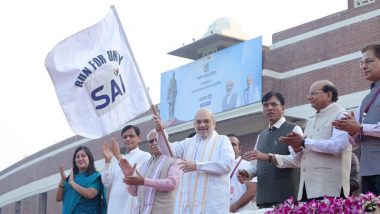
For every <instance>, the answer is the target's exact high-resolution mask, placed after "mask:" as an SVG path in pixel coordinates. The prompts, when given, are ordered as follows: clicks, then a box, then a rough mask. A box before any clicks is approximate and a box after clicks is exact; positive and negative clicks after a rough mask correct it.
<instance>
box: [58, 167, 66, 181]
mask: <svg viewBox="0 0 380 214" xmlns="http://www.w3.org/2000/svg"><path fill="white" fill-rule="evenodd" d="M59 174H60V175H61V181H65V180H66V174H65V166H63V165H62V164H60V165H59Z"/></svg>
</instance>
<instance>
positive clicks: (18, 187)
mask: <svg viewBox="0 0 380 214" xmlns="http://www.w3.org/2000/svg"><path fill="white" fill-rule="evenodd" d="M347 3H348V9H347V10H344V11H341V12H338V13H335V14H331V15H329V16H326V17H323V18H320V19H317V20H314V21H311V22H308V23H305V24H302V25H299V26H296V27H293V28H290V29H287V30H284V31H282V32H278V33H275V34H273V37H272V40H273V44H272V45H271V46H270V47H266V46H263V76H262V78H263V92H264V93H266V92H268V91H271V90H274V91H280V92H281V93H283V94H284V96H285V99H286V108H287V109H286V111H285V115H286V116H287V118H288V119H289V120H290V121H293V122H296V123H298V124H300V125H301V126H302V125H303V124H304V122H305V121H306V120H307V119H308V118H310V117H311V116H312V115H313V114H314V111H313V110H312V108H311V107H310V105H309V104H308V101H307V100H306V94H307V93H308V90H309V87H310V85H311V84H312V83H313V82H314V81H316V80H320V79H328V80H331V81H332V82H333V83H334V84H335V85H336V87H337V88H338V91H339V95H340V97H339V101H338V103H339V104H341V105H342V106H343V107H345V108H346V109H348V110H354V109H356V108H357V107H358V104H359V102H360V100H361V99H362V98H363V97H364V96H365V95H366V94H367V93H368V88H369V84H368V82H367V81H366V80H365V79H364V78H363V77H362V73H361V71H360V69H359V60H360V57H361V53H360V49H361V48H362V47H364V46H365V45H367V44H370V43H379V42H380V1H375V0H369V1H364V0H348V2H347ZM151 118H152V116H151V114H150V112H147V113H146V114H144V115H142V116H141V117H139V118H137V119H135V120H134V121H132V122H130V124H135V125H138V126H139V127H140V128H141V129H142V138H143V139H144V142H142V144H141V147H142V149H146V139H145V136H146V134H147V131H148V130H149V129H151V128H153V127H154V124H153V121H152V120H151ZM216 120H217V124H218V125H217V131H218V132H219V133H223V134H229V133H236V134H237V135H239V136H241V141H242V146H243V147H244V148H247V149H253V147H254V142H255V141H256V136H257V133H258V132H260V131H261V130H262V129H263V128H265V127H266V126H267V124H266V122H265V120H264V118H263V116H262V111H261V104H260V103H255V104H251V105H248V106H243V107H240V108H236V109H233V110H230V111H227V112H223V113H220V114H217V115H216ZM167 131H168V132H169V134H170V140H171V141H176V140H180V139H183V138H185V137H186V136H187V135H188V134H189V133H191V132H193V124H192V122H186V123H183V124H180V125H177V126H174V127H170V128H168V129H167ZM111 137H115V138H116V139H117V140H118V141H119V142H122V139H121V137H120V130H118V131H115V132H114V133H112V134H110V135H108V136H105V137H103V138H101V139H97V140H89V139H85V138H82V137H80V136H74V137H72V138H69V139H67V140H64V141H62V142H59V143H57V144H55V145H53V146H50V147H48V148H46V149H44V150H41V151H39V152H37V153H35V154H33V155H31V156H29V157H27V158H25V159H23V160H21V161H19V162H18V163H16V164H14V165H12V166H10V167H8V168H7V169H5V170H3V171H1V172H0V214H18V213H23V214H24V213H25V214H26V213H42V214H44V213H60V210H61V204H60V203H56V202H55V191H56V188H57V186H58V182H59V179H60V177H59V173H58V166H59V164H61V163H62V164H64V165H65V166H67V168H70V166H71V158H72V156H73V152H74V150H75V148H76V147H78V146H79V145H85V146H88V147H89V148H90V149H91V151H92V152H93V155H94V158H95V160H96V167H97V169H98V170H102V169H103V166H104V159H103V155H102V150H101V145H102V144H103V142H104V141H105V140H109V139H110V138H111Z"/></svg>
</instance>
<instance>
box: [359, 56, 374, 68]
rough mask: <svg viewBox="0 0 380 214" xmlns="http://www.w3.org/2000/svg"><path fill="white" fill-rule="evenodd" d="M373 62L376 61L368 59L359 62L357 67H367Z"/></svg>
mask: <svg viewBox="0 0 380 214" xmlns="http://www.w3.org/2000/svg"><path fill="white" fill-rule="evenodd" d="M374 61H376V59H370V58H368V59H365V60H363V61H360V62H359V65H360V67H363V66H364V65H365V66H368V65H370V64H371V63H373V62H374Z"/></svg>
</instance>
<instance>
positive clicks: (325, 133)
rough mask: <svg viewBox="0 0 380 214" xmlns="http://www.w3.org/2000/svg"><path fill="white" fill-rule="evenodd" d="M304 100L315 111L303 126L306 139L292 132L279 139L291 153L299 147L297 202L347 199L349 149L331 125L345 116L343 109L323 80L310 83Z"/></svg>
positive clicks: (344, 135) (342, 133) (346, 139)
mask: <svg viewBox="0 0 380 214" xmlns="http://www.w3.org/2000/svg"><path fill="white" fill-rule="evenodd" d="M307 98H308V100H309V101H310V103H311V106H312V107H313V108H314V109H315V110H316V111H317V112H316V115H315V117H314V118H312V119H311V120H309V121H308V123H307V125H306V128H305V136H307V137H306V139H303V137H302V136H300V135H298V134H295V133H290V134H288V135H287V136H286V137H281V138H280V139H279V141H280V142H282V143H286V144H288V145H291V146H292V147H293V149H294V150H302V148H303V151H301V159H300V161H301V179H300V187H299V191H298V200H301V199H302V200H306V199H313V198H320V197H323V196H325V195H326V196H330V197H339V196H346V197H347V196H348V194H349V191H350V186H349V183H350V182H349V179H350V167H351V152H352V146H351V144H350V142H349V135H348V133H347V132H345V131H340V130H338V129H335V128H333V126H332V122H333V121H334V120H336V119H338V118H343V117H345V115H346V113H345V109H344V108H342V107H340V106H339V105H338V104H336V101H337V100H338V92H337V90H336V88H335V86H334V85H333V84H332V83H331V82H330V81H327V80H320V81H317V82H315V83H313V85H312V86H311V87H310V92H309V95H308V97H307Z"/></svg>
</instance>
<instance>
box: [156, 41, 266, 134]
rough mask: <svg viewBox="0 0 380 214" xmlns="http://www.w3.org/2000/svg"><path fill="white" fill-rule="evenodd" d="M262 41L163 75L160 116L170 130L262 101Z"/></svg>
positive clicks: (249, 43) (228, 49) (240, 44)
mask: <svg viewBox="0 0 380 214" xmlns="http://www.w3.org/2000/svg"><path fill="white" fill-rule="evenodd" d="M261 46H262V42H261V37H258V38H255V39H252V40H249V41H246V42H242V43H239V44H236V45H234V46H231V47H229V48H226V49H223V50H221V51H219V52H216V53H213V54H211V55H208V56H206V57H203V58H201V59H198V60H196V61H194V62H191V63H189V64H186V65H183V66H181V67H178V68H175V69H173V70H170V71H167V72H165V73H162V74H161V97H160V98H161V100H160V115H161V119H162V121H163V122H164V124H165V125H166V127H169V126H173V125H176V124H179V123H182V122H185V121H190V120H193V119H194V114H195V113H196V112H197V111H198V110H199V109H200V108H209V109H211V110H212V111H213V112H214V113H219V112H224V111H228V110H231V109H234V108H238V107H240V106H244V105H248V104H251V103H254V102H258V101H260V100H261V94H262V47H261Z"/></svg>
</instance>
